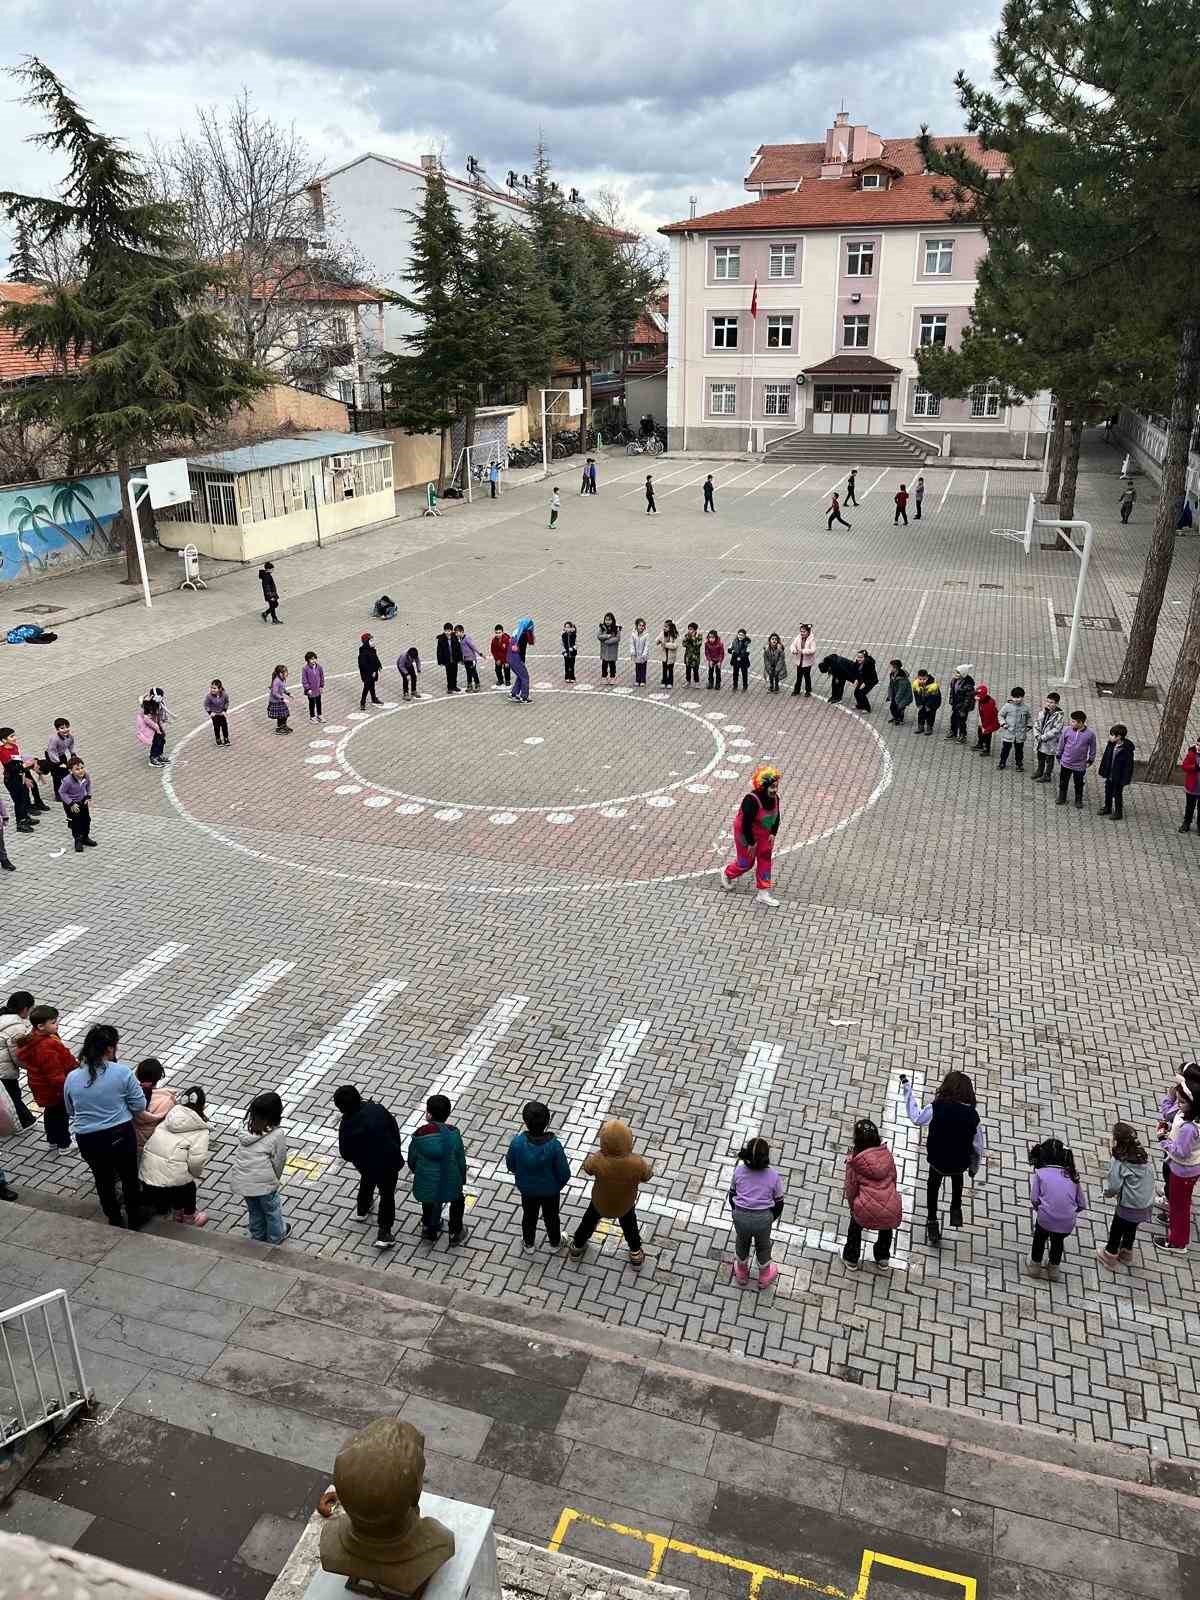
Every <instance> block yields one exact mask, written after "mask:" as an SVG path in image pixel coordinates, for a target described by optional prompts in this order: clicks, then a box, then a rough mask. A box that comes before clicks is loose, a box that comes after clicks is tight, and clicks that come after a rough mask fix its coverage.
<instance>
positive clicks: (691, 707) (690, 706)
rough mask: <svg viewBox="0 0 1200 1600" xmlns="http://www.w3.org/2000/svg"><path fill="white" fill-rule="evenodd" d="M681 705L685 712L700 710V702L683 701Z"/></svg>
mask: <svg viewBox="0 0 1200 1600" xmlns="http://www.w3.org/2000/svg"><path fill="white" fill-rule="evenodd" d="M679 704H680V705H681V706H682V707H683V709H684V710H685V711H699V709H700V702H699V700H681V701H680V702H679Z"/></svg>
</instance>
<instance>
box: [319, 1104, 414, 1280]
mask: <svg viewBox="0 0 1200 1600" xmlns="http://www.w3.org/2000/svg"><path fill="white" fill-rule="evenodd" d="M333 1103H334V1105H335V1106H336V1107H337V1110H338V1113H339V1120H338V1154H339V1155H340V1156H341V1158H342V1160H343V1161H348V1162H349V1163H350V1165H351V1166H352V1167H353V1168H354V1169H355V1171H356V1172H357V1173H358V1201H357V1204H356V1205H355V1208H354V1219H355V1221H356V1222H369V1221H370V1219H371V1212H372V1211H373V1210H374V1208H375V1195H376V1193H377V1192H378V1195H379V1214H378V1217H377V1219H376V1232H375V1248H376V1250H390V1249H391V1248H392V1246H393V1245H394V1244H395V1242H396V1241H395V1239H394V1238H393V1236H392V1229H393V1227H394V1226H395V1222H396V1185H397V1183H398V1182H399V1181H400V1171H401V1168H402V1167H403V1166H404V1141H403V1139H402V1138H401V1136H400V1126H399V1124H398V1123H397V1121H396V1119H395V1117H394V1116H393V1115H392V1113H391V1112H390V1111H389V1110H388V1109H387V1107H386V1106H381V1105H380V1104H379V1102H378V1101H376V1100H364V1099H363V1097H362V1095H361V1094H360V1093H359V1092H358V1090H357V1089H356V1088H355V1086H354V1085H353V1084H352V1083H344V1084H343V1085H342V1086H341V1088H340V1089H336V1090H335V1091H334V1095H333Z"/></svg>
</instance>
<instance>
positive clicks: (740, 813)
mask: <svg viewBox="0 0 1200 1600" xmlns="http://www.w3.org/2000/svg"><path fill="white" fill-rule="evenodd" d="M779 776H780V775H779V768H778V767H770V766H762V767H756V768H755V769H754V772H753V773H752V774H751V778H750V792H749V794H747V795H745V796H744V797H743V799H742V803H741V805H740V806H739V807H738V808H737V810H736V811H735V812H734V816H733V844H734V856H733V860H732V861H731V862H730V863H729V865H728V866H727V867H726V868H725V871H724V873H723V874H722V876H721V887H722V888H723V889H732V888H733V887H734V885H735V884H736V883H737V880H738V879H739V878H740V877H741V876H742V875H743V873H746V872H749V871H750V869H751V867H753V868H754V883H755V887H756V889H757V890H758V893H757V894H756V895H755V897H754V899H755V904H756V905H760V906H777V905H778V904H779V901H778V900H777V899H776V898H775V896H774V895H773V894H772V893H771V861H772V857H773V855H774V853H775V838H776V835H777V834H778V832H779Z"/></svg>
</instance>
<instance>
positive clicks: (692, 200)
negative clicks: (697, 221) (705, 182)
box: [688, 194, 700, 217]
mask: <svg viewBox="0 0 1200 1600" xmlns="http://www.w3.org/2000/svg"><path fill="white" fill-rule="evenodd" d="M699 204H700V197H699V196H698V195H694V194H690V195H688V205H689V206H690V207H691V211H690V212H689V216H693V217H694V216H695V215H696V207H697V206H698V205H699Z"/></svg>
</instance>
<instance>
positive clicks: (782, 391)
mask: <svg viewBox="0 0 1200 1600" xmlns="http://www.w3.org/2000/svg"><path fill="white" fill-rule="evenodd" d="M791 414H792V386H791V384H790V383H768V384H767V386H766V388H765V390H764V391H763V416H764V417H790V416H791Z"/></svg>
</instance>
